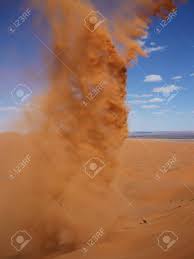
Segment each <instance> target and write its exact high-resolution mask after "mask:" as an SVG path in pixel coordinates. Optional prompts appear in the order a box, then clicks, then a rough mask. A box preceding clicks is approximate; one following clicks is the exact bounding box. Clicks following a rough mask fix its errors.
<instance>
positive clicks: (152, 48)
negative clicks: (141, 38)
mask: <svg viewBox="0 0 194 259" xmlns="http://www.w3.org/2000/svg"><path fill="white" fill-rule="evenodd" d="M166 48H167V46H157V47H154V46H152V47H146V48H145V51H146V52H147V53H148V54H150V53H152V52H156V51H163V50H165V49H166Z"/></svg>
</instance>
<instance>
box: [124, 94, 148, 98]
mask: <svg viewBox="0 0 194 259" xmlns="http://www.w3.org/2000/svg"><path fill="white" fill-rule="evenodd" d="M152 96H153V94H127V98H130V97H132V98H148V97H152Z"/></svg>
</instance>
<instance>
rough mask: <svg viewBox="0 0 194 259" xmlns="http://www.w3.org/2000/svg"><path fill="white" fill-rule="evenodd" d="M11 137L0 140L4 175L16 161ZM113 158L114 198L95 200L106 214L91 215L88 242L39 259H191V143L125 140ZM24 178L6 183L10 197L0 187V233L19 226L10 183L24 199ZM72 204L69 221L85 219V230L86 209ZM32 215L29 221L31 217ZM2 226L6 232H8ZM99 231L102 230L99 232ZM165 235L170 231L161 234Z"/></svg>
mask: <svg viewBox="0 0 194 259" xmlns="http://www.w3.org/2000/svg"><path fill="white" fill-rule="evenodd" d="M7 137H9V143H8V142H7V139H8V138H7ZM16 139H17V138H16V137H15V136H12V135H10V136H7V135H5V138H1V147H2V156H1V169H2V171H4V172H5V171H7V170H8V169H9V168H10V166H11V164H12V167H13V165H14V163H15V162H11V161H12V160H14V161H15V159H16V158H13V157H12V156H11V155H10V156H9V154H11V153H12V152H13V153H14V154H16V156H17V149H18V143H16V142H17V140H16ZM18 141H20V140H18ZM14 143H15V144H14ZM19 143H20V142H19ZM26 150H27V149H26V143H25V141H24V142H22V143H21V144H20V151H19V152H18V153H20V154H21V153H23V154H24V155H25V153H26ZM118 160H119V161H121V166H120V168H122V172H119V173H118V175H117V176H116V180H115V182H114V183H113V185H112V187H111V188H112V193H114V195H113V196H110V197H109V198H106V199H105V198H104V197H103V195H102V197H100V202H99V204H100V205H99V204H98V206H99V208H101V211H103V212H104V215H106V216H103V217H102V218H101V216H98V215H97V219H96V222H97V224H96V228H94V229H96V231H93V232H91V235H92V239H90V240H88V238H86V239H85V240H86V241H85V243H83V244H82V245H80V247H77V248H76V249H75V250H74V251H71V252H68V253H65V252H64V251H63V249H62V250H60V251H59V252H57V253H56V252H52V253H50V254H49V255H48V256H46V257H41V259H42V258H46V259H54V258H55V259H66V258H67V259H80V258H89V259H99V258H100V259H130V258H133V259H139V258H141V259H150V258H157V259H160V258H170V259H180V258H185V259H193V255H194V246H193V242H194V235H193V231H194V142H186V141H185V142H184V141H179V142H177V141H165V140H162V141H158V140H140V139H139V140H137V139H136V140H132V139H130V140H126V141H125V143H124V144H123V146H122V147H121V152H120V155H119V157H118ZM102 173H103V172H102ZM25 177H27V175H26V176H25V174H24V175H23V176H22V177H20V178H19V177H18V178H17V181H18V182H17V181H15V182H12V185H11V184H10V183H9V186H10V187H9V190H10V192H13V194H12V195H11V196H10V195H7V193H8V187H7V186H8V185H5V184H2V187H1V197H2V199H1V200H2V204H1V210H2V212H1V218H2V220H1V223H2V225H1V226H2V227H1V228H2V233H3V232H6V231H7V232H9V231H10V229H11V231H13V228H11V224H12V223H10V222H12V221H13V219H14V220H17V222H19V223H21V227H22V226H23V225H22V224H23V223H24V222H22V221H21V217H20V212H21V211H19V209H18V207H17V205H16V203H15V199H16V198H15V197H16V196H17V193H18V190H17V191H16V192H14V191H13V188H14V185H17V186H18V184H20V179H21V188H23V189H24V191H25V193H26V194H25V195H26V196H27V193H28V191H30V192H31V190H28V189H29V186H25V184H24V183H25V181H24V179H25ZM22 181H24V183H23V182H22ZM2 183H3V179H2ZM74 191H75V193H76V192H77V190H74ZM110 192H111V191H110ZM38 195H39V194H38ZM78 198H79V199H80V202H84V201H82V197H79V194H78ZM32 202H33V201H32ZM7 204H8V205H9V206H7V207H8V208H9V209H6V210H3V209H2V208H3V206H4V205H7ZM88 204H90V203H89V198H88ZM88 204H87V205H88ZM28 205H29V210H30V207H31V206H32V203H31V202H27V205H25V206H26V208H27V209H26V210H27V211H28V207H27V206H28ZM22 206H23V204H20V207H21V208H22ZM25 206H24V207H25ZM67 206H68V204H67ZM78 206H79V202H78V204H76V203H75V208H77V211H76V213H75V214H76V216H77V218H75V219H74V220H75V221H80V225H82V224H81V219H83V217H85V219H84V221H83V222H84V224H86V226H87V225H88V224H90V218H89V217H88V216H87V210H84V212H82V211H81V210H80V211H79V207H78ZM56 209H57V207H56ZM94 209H95V204H94V207H92V210H94ZM102 209H103V210H102ZM20 210H21V209H20ZM97 211H98V208H97ZM22 213H23V211H22ZM30 213H31V212H30ZM84 213H85V214H84ZM37 214H38V211H35V214H34V215H37ZM95 214H96V212H95ZM34 215H33V216H32V217H35V216H34ZM6 222H7V223H6ZM14 224H15V223H13V225H14ZM17 224H18V223H17ZM7 225H9V228H10V229H8V230H7V227H8V226H7ZM17 226H18V225H17ZM99 229H103V231H101V232H100V233H99ZM80 231H81V230H80ZM166 231H171V232H170V234H169V233H168V235H167V234H166V233H167V232H166ZM102 232H103V234H102ZM161 233H164V234H163V236H160V234H161ZM91 235H90V236H91ZM86 236H87V235H86ZM169 236H170V239H168V237H169ZM34 240H35V239H34ZM165 242H166V243H165ZM8 243H9V239H5V238H4V236H2V234H1V250H2V249H3V248H4V247H5V246H6V244H8ZM2 258H3V259H4V258H14V259H16V258H17V259H20V258H22V259H28V258H30V257H28V256H27V255H25V254H23V255H22V253H21V254H18V256H13V255H12V256H11V255H10V257H7V256H6V257H2ZM37 259H40V258H37Z"/></svg>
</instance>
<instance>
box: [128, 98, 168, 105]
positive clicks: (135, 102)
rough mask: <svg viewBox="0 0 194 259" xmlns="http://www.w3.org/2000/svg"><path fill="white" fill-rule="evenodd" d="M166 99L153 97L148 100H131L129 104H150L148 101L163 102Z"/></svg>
mask: <svg viewBox="0 0 194 259" xmlns="http://www.w3.org/2000/svg"><path fill="white" fill-rule="evenodd" d="M163 101H164V100H163V99H162V98H152V99H148V100H131V101H130V100H129V101H128V103H129V104H148V103H161V102H163Z"/></svg>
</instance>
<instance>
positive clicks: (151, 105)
mask: <svg viewBox="0 0 194 259" xmlns="http://www.w3.org/2000/svg"><path fill="white" fill-rule="evenodd" d="M141 108H142V109H147V110H148V109H157V108H160V106H158V105H153V104H150V105H143V106H141Z"/></svg>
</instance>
